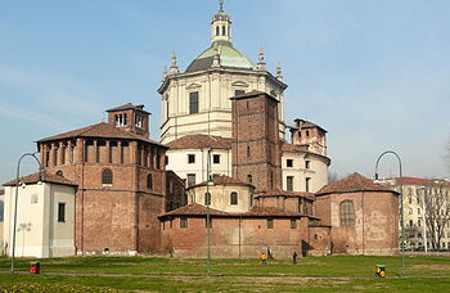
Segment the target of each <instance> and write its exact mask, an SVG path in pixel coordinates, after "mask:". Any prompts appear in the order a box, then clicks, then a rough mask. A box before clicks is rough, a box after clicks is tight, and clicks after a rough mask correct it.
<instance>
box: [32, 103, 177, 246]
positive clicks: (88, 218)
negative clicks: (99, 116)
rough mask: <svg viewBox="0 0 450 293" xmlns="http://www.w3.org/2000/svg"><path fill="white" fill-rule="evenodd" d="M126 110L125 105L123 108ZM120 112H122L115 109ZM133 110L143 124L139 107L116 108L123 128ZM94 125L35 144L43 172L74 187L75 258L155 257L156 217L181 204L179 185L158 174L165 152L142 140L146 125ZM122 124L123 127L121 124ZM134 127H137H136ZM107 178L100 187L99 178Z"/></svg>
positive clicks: (145, 117) (171, 177) (173, 177)
mask: <svg viewBox="0 0 450 293" xmlns="http://www.w3.org/2000/svg"><path fill="white" fill-rule="evenodd" d="M125 106H127V105H125ZM121 108H124V109H121ZM133 109H135V110H136V112H138V113H139V115H140V116H141V117H143V121H144V122H145V121H147V123H148V113H147V112H145V111H143V110H142V108H141V107H139V106H138V107H136V108H133V107H130V106H129V105H128V106H127V107H119V108H117V109H115V110H110V119H116V118H115V116H114V115H113V114H115V113H121V111H125V113H127V114H128V115H127V116H128V117H129V118H128V119H132V120H127V123H130V122H132V124H133V125H134V124H135V122H136V121H135V118H134V117H135V116H136V115H135V114H133ZM141 122H142V121H139V125H140V126H142V127H140V132H139V131H137V130H136V128H137V127H136V126H137V125H134V126H124V127H122V126H115V124H114V123H115V120H113V121H111V120H110V121H109V124H106V123H100V124H97V125H93V126H89V127H86V128H83V129H81V130H75V131H71V132H68V133H65V134H62V135H57V136H54V137H49V138H46V139H43V140H40V141H39V142H38V149H39V150H40V151H41V154H42V162H43V165H44V169H45V171H46V172H48V173H52V174H59V175H61V176H64V178H67V179H68V180H71V181H72V182H74V183H75V184H77V185H78V189H77V194H76V231H75V244H76V250H77V252H78V253H98V252H103V251H109V252H110V253H117V254H134V253H137V252H141V253H147V252H157V251H161V239H160V235H161V231H160V229H161V225H160V222H159V221H158V219H157V215H159V214H161V213H163V212H166V211H169V210H170V209H174V208H177V207H179V206H180V205H181V204H182V203H183V195H184V182H183V181H182V180H180V179H179V178H178V176H176V175H175V174H174V173H173V172H167V171H164V167H165V166H164V164H165V151H166V149H167V147H165V146H162V145H160V144H158V143H156V142H153V141H151V140H149V139H148V138H147V136H148V125H147V126H143V125H142V124H141ZM122 123H124V121H122ZM136 124H137V123H136ZM105 172H110V174H112V175H111V176H112V178H110V179H107V181H108V180H110V182H109V181H108V182H105V178H104V176H105V175H104V174H105Z"/></svg>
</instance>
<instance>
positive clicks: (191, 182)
mask: <svg viewBox="0 0 450 293" xmlns="http://www.w3.org/2000/svg"><path fill="white" fill-rule="evenodd" d="M187 184H188V187H189V186H193V185H195V174H187Z"/></svg>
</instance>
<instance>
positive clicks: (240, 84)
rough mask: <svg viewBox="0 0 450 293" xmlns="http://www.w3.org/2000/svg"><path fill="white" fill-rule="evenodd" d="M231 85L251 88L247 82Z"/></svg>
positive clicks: (237, 82) (236, 82)
mask: <svg viewBox="0 0 450 293" xmlns="http://www.w3.org/2000/svg"><path fill="white" fill-rule="evenodd" d="M231 85H232V86H239V87H249V85H248V83H246V82H245V81H235V82H233V83H232V84H231Z"/></svg>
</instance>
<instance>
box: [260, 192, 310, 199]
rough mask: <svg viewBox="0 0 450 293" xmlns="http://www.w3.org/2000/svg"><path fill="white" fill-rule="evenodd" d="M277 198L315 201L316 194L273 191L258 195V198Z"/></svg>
mask: <svg viewBox="0 0 450 293" xmlns="http://www.w3.org/2000/svg"><path fill="white" fill-rule="evenodd" d="M275 196H287V197H305V198H308V199H312V200H314V193H310V192H293V191H284V190H271V191H266V192H261V193H258V194H257V195H256V197H275Z"/></svg>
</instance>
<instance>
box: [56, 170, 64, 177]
mask: <svg viewBox="0 0 450 293" xmlns="http://www.w3.org/2000/svg"><path fill="white" fill-rule="evenodd" d="M56 175H58V176H61V177H63V176H64V174H63V172H62V171H58V172H56Z"/></svg>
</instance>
